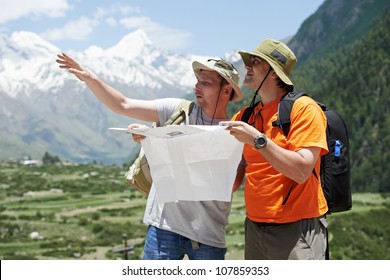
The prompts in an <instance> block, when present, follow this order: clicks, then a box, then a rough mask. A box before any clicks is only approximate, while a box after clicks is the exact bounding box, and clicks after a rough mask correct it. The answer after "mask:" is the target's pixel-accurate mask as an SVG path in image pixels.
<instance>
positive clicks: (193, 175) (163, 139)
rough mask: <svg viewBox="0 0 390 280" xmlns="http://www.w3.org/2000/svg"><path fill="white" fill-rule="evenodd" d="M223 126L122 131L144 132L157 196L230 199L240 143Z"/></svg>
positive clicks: (163, 198)
mask: <svg viewBox="0 0 390 280" xmlns="http://www.w3.org/2000/svg"><path fill="white" fill-rule="evenodd" d="M225 128H226V127H223V126H204V125H201V126H197V125H187V126H184V125H182V126H165V127H156V128H148V129H142V130H141V129H135V130H131V132H130V131H129V130H128V129H125V130H123V131H125V132H126V133H137V134H142V135H145V136H147V137H146V138H145V139H144V140H142V141H141V143H142V146H143V148H144V151H145V155H146V157H147V159H148V163H149V166H150V170H151V175H152V178H153V184H154V187H155V188H156V193H157V197H158V200H159V202H160V203H166V202H171V201H176V200H190V201H204V200H220V201H230V200H231V195H232V187H233V183H234V180H235V177H236V171H237V167H238V164H239V163H240V161H241V155H242V149H243V146H244V144H243V143H241V142H239V141H237V140H236V139H235V138H234V137H233V136H231V135H230V133H229V132H228V131H226V130H225ZM116 130H118V129H116ZM178 136H179V137H178Z"/></svg>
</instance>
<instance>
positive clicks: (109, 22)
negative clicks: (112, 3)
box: [105, 17, 118, 27]
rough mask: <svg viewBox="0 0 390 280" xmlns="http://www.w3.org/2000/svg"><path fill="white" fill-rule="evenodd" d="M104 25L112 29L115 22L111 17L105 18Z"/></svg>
mask: <svg viewBox="0 0 390 280" xmlns="http://www.w3.org/2000/svg"><path fill="white" fill-rule="evenodd" d="M105 21H106V23H107V24H108V25H109V26H111V27H114V26H117V24H118V23H117V20H116V19H115V18H113V17H109V18H106V20H105Z"/></svg>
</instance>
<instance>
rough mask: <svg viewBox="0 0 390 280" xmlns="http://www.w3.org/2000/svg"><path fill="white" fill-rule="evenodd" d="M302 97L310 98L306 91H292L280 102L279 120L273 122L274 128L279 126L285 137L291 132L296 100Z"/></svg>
mask: <svg viewBox="0 0 390 280" xmlns="http://www.w3.org/2000/svg"><path fill="white" fill-rule="evenodd" d="M301 96H308V95H307V93H306V92H304V91H292V92H289V93H287V94H286V95H285V96H283V97H282V99H281V100H280V102H279V105H278V119H277V120H276V121H274V122H272V126H279V127H280V128H281V129H282V130H283V133H284V135H286V137H287V135H288V133H289V132H290V125H291V122H290V114H291V110H292V107H293V105H294V102H295V100H297V99H298V98H300V97H301Z"/></svg>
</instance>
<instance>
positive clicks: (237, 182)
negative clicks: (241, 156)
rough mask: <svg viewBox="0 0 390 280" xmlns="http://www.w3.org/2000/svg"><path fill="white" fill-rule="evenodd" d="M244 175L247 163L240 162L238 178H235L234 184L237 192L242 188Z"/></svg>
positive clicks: (234, 189)
mask: <svg viewBox="0 0 390 280" xmlns="http://www.w3.org/2000/svg"><path fill="white" fill-rule="evenodd" d="M244 177H245V165H243V164H239V165H238V168H237V174H236V179H235V180H234V184H233V192H235V191H236V190H238V189H239V188H240V186H241V184H242V181H243V180H244Z"/></svg>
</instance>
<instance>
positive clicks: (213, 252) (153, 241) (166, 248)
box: [143, 226, 226, 260]
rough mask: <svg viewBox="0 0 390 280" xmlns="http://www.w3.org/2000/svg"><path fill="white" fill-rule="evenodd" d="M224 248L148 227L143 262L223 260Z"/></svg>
mask: <svg viewBox="0 0 390 280" xmlns="http://www.w3.org/2000/svg"><path fill="white" fill-rule="evenodd" d="M225 253H226V248H218V247H213V246H208V245H205V244H201V243H195V244H193V242H192V241H191V239H189V238H187V237H184V236H182V235H180V234H177V233H173V232H170V231H167V230H162V229H159V228H156V227H154V226H149V228H148V232H147V234H146V238H145V247H144V258H143V259H144V260H182V259H183V258H184V255H187V256H188V258H189V259H190V260H224V259H225Z"/></svg>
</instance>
